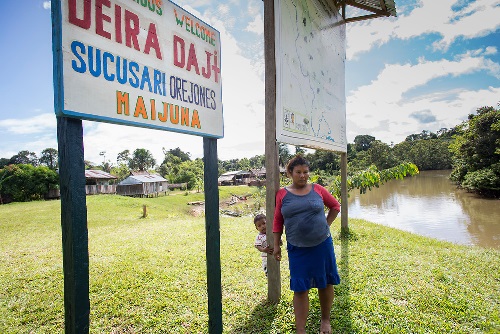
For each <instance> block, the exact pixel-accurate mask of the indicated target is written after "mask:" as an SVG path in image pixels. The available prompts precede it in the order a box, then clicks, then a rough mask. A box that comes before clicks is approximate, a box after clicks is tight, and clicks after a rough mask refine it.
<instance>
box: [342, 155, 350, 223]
mask: <svg viewBox="0 0 500 334" xmlns="http://www.w3.org/2000/svg"><path fill="white" fill-rule="evenodd" d="M347 196H348V193H347V153H345V152H343V153H341V154H340V197H341V198H340V227H341V230H342V231H343V232H348V231H349V223H348V220H349V214H348V210H347V207H348V205H347Z"/></svg>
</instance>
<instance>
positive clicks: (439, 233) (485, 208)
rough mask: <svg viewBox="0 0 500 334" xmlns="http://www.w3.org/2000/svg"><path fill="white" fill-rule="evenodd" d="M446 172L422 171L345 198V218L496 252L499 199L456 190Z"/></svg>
mask: <svg viewBox="0 0 500 334" xmlns="http://www.w3.org/2000/svg"><path fill="white" fill-rule="evenodd" d="M449 175H450V171H449V170H444V171H422V172H420V174H418V175H416V176H413V177H406V178H404V179H403V180H393V181H389V182H387V183H386V184H384V185H382V186H380V188H373V189H372V190H371V191H367V192H366V194H363V195H360V194H359V190H355V191H352V192H351V193H350V197H349V217H350V218H361V219H365V220H368V221H371V222H375V223H378V224H382V225H386V226H390V227H395V228H398V229H401V230H405V231H409V232H413V233H416V234H420V235H424V236H428V237H432V238H436V239H440V240H446V241H451V242H453V243H457V244H463V245H477V246H481V247H487V248H488V247H490V248H496V249H500V200H498V199H484V198H480V197H478V196H476V195H474V194H470V193H467V192H466V191H463V190H460V189H457V187H456V186H455V185H454V184H453V183H452V182H451V181H450V180H449V179H448V177H449Z"/></svg>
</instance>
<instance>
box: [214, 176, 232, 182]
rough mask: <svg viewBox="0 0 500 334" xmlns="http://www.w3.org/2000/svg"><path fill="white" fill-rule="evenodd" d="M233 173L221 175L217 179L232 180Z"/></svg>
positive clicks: (219, 180)
mask: <svg viewBox="0 0 500 334" xmlns="http://www.w3.org/2000/svg"><path fill="white" fill-rule="evenodd" d="M233 176H234V175H221V176H219V178H218V179H217V181H218V182H224V181H232V180H233Z"/></svg>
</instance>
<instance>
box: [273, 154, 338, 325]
mask: <svg viewBox="0 0 500 334" xmlns="http://www.w3.org/2000/svg"><path fill="white" fill-rule="evenodd" d="M286 171H287V174H288V176H289V177H291V178H292V185H290V186H287V187H285V188H282V189H280V190H279V191H278V193H277V194H276V210H275V212H274V221H273V234H274V252H273V255H274V258H275V259H276V260H277V261H280V260H281V248H280V241H281V235H282V234H283V226H284V229H285V231H286V241H287V251H288V260H289V266H290V289H291V290H292V291H294V295H293V308H294V313H295V326H296V328H297V333H305V332H306V328H305V327H306V319H307V315H308V313H309V290H310V289H311V288H317V289H318V295H319V302H320V306H321V325H320V333H322V334H329V333H331V332H332V330H331V326H330V311H331V308H332V303H333V285H336V284H339V283H340V277H339V274H338V270H337V263H336V260H335V253H334V251H333V241H332V237H331V234H330V225H331V224H332V222H333V221H334V220H335V218H336V217H337V215H338V213H339V212H340V204H339V202H338V201H337V200H336V199H335V198H334V197H333V196H332V195H331V194H330V193H329V192H328V191H327V190H326V189H325V188H323V187H322V186H320V185H319V184H311V183H308V182H307V180H308V179H309V162H308V161H307V160H305V159H304V158H303V157H301V156H296V157H294V158H293V159H292V160H290V161H289V162H288V165H287V168H286ZM325 206H326V207H328V208H329V211H328V214H327V215H326V217H325V211H324V207H325Z"/></svg>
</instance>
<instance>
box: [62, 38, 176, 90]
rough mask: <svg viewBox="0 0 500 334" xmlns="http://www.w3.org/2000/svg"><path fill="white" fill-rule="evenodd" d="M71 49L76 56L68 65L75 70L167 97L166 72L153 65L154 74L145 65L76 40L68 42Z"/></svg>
mask: <svg viewBox="0 0 500 334" xmlns="http://www.w3.org/2000/svg"><path fill="white" fill-rule="evenodd" d="M70 48H71V52H72V53H73V56H74V57H75V59H73V60H72V61H71V68H72V69H73V70H74V71H75V72H77V73H86V72H87V71H88V72H89V73H90V74H91V75H92V76H94V77H96V78H98V77H100V76H102V77H103V78H104V79H105V80H106V81H110V82H113V81H115V80H116V81H117V82H119V83H120V84H122V85H125V84H129V85H130V86H131V87H134V88H139V89H141V90H147V91H149V92H151V93H154V94H158V95H162V96H166V94H167V90H166V74H165V72H162V71H160V70H158V69H155V68H153V69H152V73H153V77H152V78H151V75H150V73H151V70H150V68H149V67H148V66H143V65H140V64H138V63H137V62H135V61H130V60H128V59H126V58H123V57H120V56H117V55H114V54H112V53H110V52H107V51H104V52H103V51H102V50H101V49H99V48H96V47H93V46H91V45H88V46H86V45H85V44H84V43H82V42H79V41H73V42H71V47H70Z"/></svg>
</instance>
